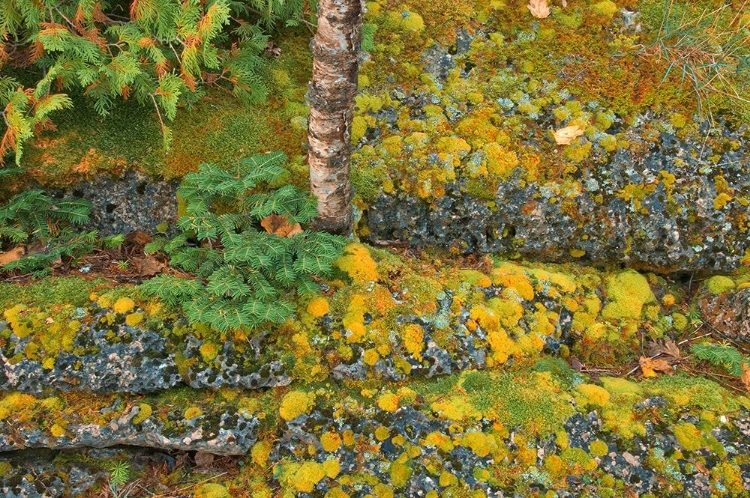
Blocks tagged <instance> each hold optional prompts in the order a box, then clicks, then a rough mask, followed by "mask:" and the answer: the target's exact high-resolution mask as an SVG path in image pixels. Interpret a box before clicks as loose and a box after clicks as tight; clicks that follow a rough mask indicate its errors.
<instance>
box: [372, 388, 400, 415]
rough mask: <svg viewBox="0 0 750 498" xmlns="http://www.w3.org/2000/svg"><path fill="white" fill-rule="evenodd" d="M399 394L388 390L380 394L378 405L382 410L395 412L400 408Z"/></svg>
mask: <svg viewBox="0 0 750 498" xmlns="http://www.w3.org/2000/svg"><path fill="white" fill-rule="evenodd" d="M399 400H400V398H399V396H398V395H396V394H394V393H392V392H390V391H386V392H384V393H383V394H381V395H380V396H378V401H377V403H378V407H379V408H380V409H381V410H384V411H387V412H395V411H396V410H398V403H399Z"/></svg>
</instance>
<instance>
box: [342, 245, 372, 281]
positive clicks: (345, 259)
mask: <svg viewBox="0 0 750 498" xmlns="http://www.w3.org/2000/svg"><path fill="white" fill-rule="evenodd" d="M335 265H336V267H338V268H339V269H341V270H342V271H343V272H345V273H346V274H347V275H349V277H350V278H351V279H352V280H353V281H354V283H367V282H372V281H375V280H378V269H377V267H378V265H377V263H376V262H375V260H373V259H372V256H370V251H369V250H368V249H367V247H365V246H364V245H363V244H359V243H351V244H349V245H348V246H346V249H345V250H344V254H343V256H341V257H340V258H339V259H338V260H337V261H336V263H335Z"/></svg>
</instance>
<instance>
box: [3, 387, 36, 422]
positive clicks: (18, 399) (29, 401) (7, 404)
mask: <svg viewBox="0 0 750 498" xmlns="http://www.w3.org/2000/svg"><path fill="white" fill-rule="evenodd" d="M36 401H37V398H35V397H34V396H32V395H30V394H24V393H18V392H11V393H5V394H3V397H2V399H0V421H3V420H5V419H7V418H8V417H10V416H11V415H13V416H14V418H16V419H24V418H26V417H25V415H23V416H22V415H21V413H22V412H25V411H26V410H28V409H29V408H32V407H33V406H34V404H35V403H36Z"/></svg>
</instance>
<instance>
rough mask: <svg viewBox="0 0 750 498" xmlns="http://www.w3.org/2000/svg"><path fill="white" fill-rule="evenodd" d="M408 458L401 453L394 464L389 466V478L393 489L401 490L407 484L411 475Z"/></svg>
mask: <svg viewBox="0 0 750 498" xmlns="http://www.w3.org/2000/svg"><path fill="white" fill-rule="evenodd" d="M408 462H409V456H408V455H407V454H406V453H402V454H401V456H399V457H398V458H397V459H396V461H395V462H393V463H392V464H391V469H390V476H391V484H392V485H393V487H394V488H403V487H404V486H406V483H407V482H409V479H410V478H411V474H412V468H411V465H409V463H408Z"/></svg>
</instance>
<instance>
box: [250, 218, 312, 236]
mask: <svg viewBox="0 0 750 498" xmlns="http://www.w3.org/2000/svg"><path fill="white" fill-rule="evenodd" d="M260 226H262V227H263V228H265V229H266V232H268V233H273V234H276V235H278V236H279V237H291V236H292V235H294V234H297V233H300V232H301V231H302V227H301V226H300V224H299V223H295V224H293V225H292V224H290V223H289V218H287V217H286V216H284V215H283V214H272V215H270V216H266V217H265V218H263V220H261V222H260Z"/></svg>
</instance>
